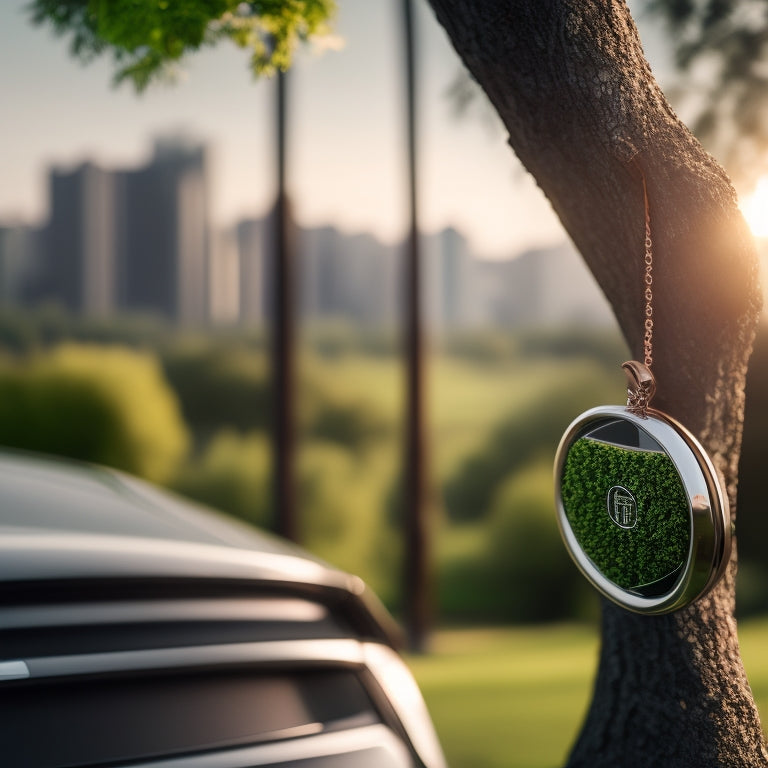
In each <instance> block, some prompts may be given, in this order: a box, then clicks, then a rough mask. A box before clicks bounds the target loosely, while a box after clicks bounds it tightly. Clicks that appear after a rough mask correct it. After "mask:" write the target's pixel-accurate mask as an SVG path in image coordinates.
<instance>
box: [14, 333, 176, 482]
mask: <svg viewBox="0 0 768 768" xmlns="http://www.w3.org/2000/svg"><path fill="white" fill-rule="evenodd" d="M0 442H2V443H4V444H5V445H8V446H13V447H17V448H24V449H29V450H35V451H42V452H46V453H53V454H58V455H62V456H68V457H71V458H75V459H81V460H84V461H91V462H95V463H100V464H106V465H109V466H112V467H116V468H118V469H123V470H126V471H128V472H131V473H133V474H136V475H139V476H141V477H144V478H146V479H148V480H151V481H154V482H159V483H162V482H165V481H167V480H168V479H169V478H170V477H171V476H172V475H173V474H174V473H175V471H176V468H177V466H178V464H179V462H180V461H181V460H182V458H183V457H184V455H185V453H186V451H187V446H188V435H187V431H186V428H185V426H184V423H183V421H182V419H181V415H180V412H179V408H178V403H177V401H176V398H175V396H174V394H173V392H172V391H171V389H170V388H169V387H168V385H167V383H166V382H165V381H164V379H163V377H162V373H161V371H160V368H159V366H158V364H157V361H156V359H155V357H154V356H153V355H151V354H148V353H140V352H134V351H131V350H127V349H124V348H120V347H95V346H83V345H75V344H66V345H62V346H60V347H57V348H55V349H53V350H52V351H50V352H47V353H45V354H43V355H40V356H37V357H34V358H30V359H28V360H26V361H20V362H7V361H6V362H5V363H3V364H2V365H1V366H0Z"/></svg>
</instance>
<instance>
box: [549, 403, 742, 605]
mask: <svg viewBox="0 0 768 768" xmlns="http://www.w3.org/2000/svg"><path fill="white" fill-rule="evenodd" d="M555 499H556V504H557V517H558V523H559V526H560V531H561V534H562V536H563V540H564V542H565V545H566V547H567V549H568V552H569V553H570V555H571V557H572V558H573V560H574V562H575V563H576V565H577V566H578V567H579V569H580V570H581V571H582V573H583V574H584V575H585V576H586V577H587V579H588V580H589V581H590V582H591V583H592V584H593V585H594V586H595V587H596V588H597V589H598V590H599V591H600V592H601V593H602V594H603V595H604V596H605V597H608V598H610V599H611V600H613V601H614V602H616V603H618V604H619V605H621V606H623V607H625V608H627V609H629V610H631V611H635V612H638V613H647V614H660V613H668V612H670V611H674V610H677V609H678V608H682V607H683V606H684V605H687V604H688V603H690V602H692V601H693V600H696V599H697V598H698V597H701V596H702V595H703V594H705V593H706V592H707V591H709V590H710V589H711V588H712V587H713V586H714V584H715V583H716V582H717V580H718V579H719V578H720V576H721V575H722V573H723V572H724V570H725V566H726V565H727V563H728V558H729V556H730V550H731V524H730V517H729V511H728V499H727V496H726V495H725V493H724V492H723V489H722V488H721V485H720V482H719V481H718V478H717V474H716V472H715V469H714V467H713V465H712V462H711V461H710V459H709V457H708V456H707V454H706V453H705V451H704V449H703V448H702V447H701V445H700V444H699V442H698V441H697V440H696V438H694V437H693V435H692V434H691V433H690V432H688V430H686V429H685V427H683V426H682V425H680V424H678V423H677V422H676V421H675V420H674V419H672V418H670V417H669V416H667V415H666V414H664V413H661V412H660V411H656V410H653V409H652V408H646V407H644V408H643V409H642V412H641V413H638V412H633V409H632V408H629V407H622V406H601V407H598V408H593V409H591V410H589V411H586V412H585V413H583V414H582V415H581V416H579V417H578V418H577V419H576V420H575V421H574V422H573V423H572V424H571V425H570V426H569V427H568V429H567V430H566V432H565V434H564V435H563V437H562V439H561V441H560V446H559V447H558V450H557V456H556V459H555Z"/></svg>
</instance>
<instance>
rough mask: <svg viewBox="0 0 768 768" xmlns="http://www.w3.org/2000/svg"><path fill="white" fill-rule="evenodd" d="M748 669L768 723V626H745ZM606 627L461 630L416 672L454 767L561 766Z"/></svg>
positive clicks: (421, 660) (422, 659)
mask: <svg viewBox="0 0 768 768" xmlns="http://www.w3.org/2000/svg"><path fill="white" fill-rule="evenodd" d="M739 638H740V643H741V648H742V656H743V659H744V664H745V666H746V668H747V674H748V676H749V680H750V684H751V686H752V690H753V691H754V694H755V697H756V699H757V703H758V707H759V708H760V711H761V713H762V714H763V718H764V719H765V718H766V717H768V650H767V649H768V619H760V620H754V619H753V620H750V621H745V622H743V623H742V624H740V629H739ZM597 652H598V633H597V630H596V628H594V627H589V626H576V625H563V626H560V625H557V626H552V627H535V628H526V627H514V628H503V629H502V628H493V629H456V630H442V631H439V632H437V633H436V635H435V637H434V639H433V644H432V651H431V652H430V653H429V654H427V655H424V656H419V657H410V658H409V659H408V662H409V665H410V666H411V669H412V670H413V672H414V674H415V675H416V678H417V680H418V682H419V685H420V686H421V689H422V691H423V693H424V697H425V698H426V700H427V705H428V707H429V710H430V712H431V714H432V718H433V720H434V722H435V727H436V728H437V731H438V735H439V737H440V740H441V742H442V744H443V748H444V750H445V753H446V757H447V759H448V764H449V766H450V768H558V767H559V766H562V765H563V764H564V763H565V757H566V755H567V752H568V749H569V747H570V745H571V743H572V741H573V739H574V737H575V735H576V733H577V732H578V729H579V726H580V724H581V721H582V718H583V716H584V713H585V711H586V706H587V704H588V702H589V697H590V692H591V686H592V679H593V675H594V671H595V667H596V663H597Z"/></svg>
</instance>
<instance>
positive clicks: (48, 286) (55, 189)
mask: <svg viewBox="0 0 768 768" xmlns="http://www.w3.org/2000/svg"><path fill="white" fill-rule="evenodd" d="M49 196H50V200H49V203H50V205H49V210H50V216H49V219H48V224H47V226H46V227H45V230H44V234H43V250H44V255H43V257H42V264H41V267H42V270H41V278H42V279H41V281H40V282H39V284H38V287H37V291H36V293H37V298H38V299H39V300H51V301H57V302H59V303H61V304H63V305H64V306H65V307H67V308H68V309H71V310H72V311H74V312H79V313H82V314H87V315H105V314H108V313H110V312H111V311H113V310H114V307H115V292H114V277H115V264H116V240H115V234H116V229H115V226H116V220H115V186H114V176H113V174H112V173H110V172H109V171H106V170H104V169H102V168H99V167H98V166H97V165H95V164H94V163H91V162H86V163H83V164H82V165H81V166H79V167H78V168H75V169H74V170H71V171H65V170H61V169H57V168H54V169H53V170H51V172H50V176H49Z"/></svg>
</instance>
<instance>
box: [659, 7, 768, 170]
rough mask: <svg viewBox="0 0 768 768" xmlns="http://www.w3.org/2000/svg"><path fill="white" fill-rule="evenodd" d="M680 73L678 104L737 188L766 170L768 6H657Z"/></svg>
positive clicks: (673, 91)
mask: <svg viewBox="0 0 768 768" xmlns="http://www.w3.org/2000/svg"><path fill="white" fill-rule="evenodd" d="M646 8H647V10H648V12H649V13H651V14H653V15H655V16H656V17H658V18H659V19H661V20H662V21H663V23H664V26H665V28H666V31H667V33H668V37H669V40H670V42H671V43H672V48H673V51H674V57H675V64H676V66H677V69H678V74H679V83H678V85H677V87H676V88H673V89H671V90H670V95H671V96H672V98H673V99H674V100H675V101H676V102H679V103H680V105H681V106H684V107H685V109H686V112H687V113H690V115H691V116H690V117H688V122H689V124H690V125H691V129H692V130H693V132H694V133H695V134H696V136H697V137H698V138H699V139H701V141H702V142H703V143H704V144H705V145H706V146H707V147H708V148H709V149H711V150H712V152H714V154H715V155H717V157H718V158H720V160H721V162H723V164H724V165H725V166H726V168H727V169H728V172H729V173H730V174H731V175H732V176H733V177H734V178H735V179H736V180H738V181H741V182H745V183H750V182H753V181H754V180H755V178H756V177H757V176H758V175H760V174H761V173H764V172H765V170H766V149H768V120H766V117H765V116H766V113H767V112H766V111H767V110H768V3H766V2H765V0H651V2H649V3H648V5H647V6H646Z"/></svg>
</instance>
